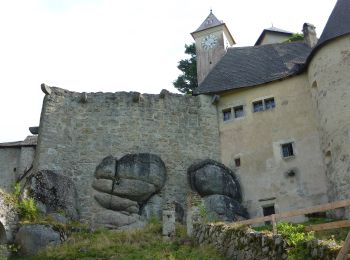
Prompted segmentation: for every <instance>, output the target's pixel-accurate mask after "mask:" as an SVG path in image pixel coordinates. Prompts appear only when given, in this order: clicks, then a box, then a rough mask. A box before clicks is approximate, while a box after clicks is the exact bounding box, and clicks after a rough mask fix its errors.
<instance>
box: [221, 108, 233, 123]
mask: <svg viewBox="0 0 350 260" xmlns="http://www.w3.org/2000/svg"><path fill="white" fill-rule="evenodd" d="M222 114H223V116H224V121H228V120H230V119H231V108H229V109H225V110H222Z"/></svg>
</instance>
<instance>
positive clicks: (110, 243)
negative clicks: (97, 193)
mask: <svg viewBox="0 0 350 260" xmlns="http://www.w3.org/2000/svg"><path fill="white" fill-rule="evenodd" d="M176 230H177V234H176V237H175V238H173V239H172V240H169V241H164V240H163V237H162V234H161V231H162V227H161V225H160V224H159V223H153V224H152V223H150V224H148V226H147V227H146V228H144V229H142V230H133V231H113V230H104V229H101V230H97V231H95V232H88V231H84V232H77V233H73V234H72V235H71V236H70V237H69V238H68V240H67V241H66V242H64V243H63V244H62V245H60V246H57V247H49V248H47V249H46V250H45V251H42V252H40V253H39V254H38V255H36V256H34V257H28V258H23V257H22V258H21V259H78V258H79V259H203V260H204V259H223V258H222V257H221V256H220V255H219V254H218V252H217V251H215V249H213V248H212V247H209V246H205V247H201V246H198V245H196V244H195V243H194V242H193V241H192V240H191V239H190V238H188V237H187V236H186V230H185V227H183V226H180V225H178V226H177V229H176ZM13 259H15V258H13Z"/></svg>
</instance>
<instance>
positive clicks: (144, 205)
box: [92, 153, 166, 228]
mask: <svg viewBox="0 0 350 260" xmlns="http://www.w3.org/2000/svg"><path fill="white" fill-rule="evenodd" d="M165 181H166V168H165V165H164V163H163V161H162V160H161V159H160V158H159V157H158V156H157V155H154V154H148V153H141V154H128V155H125V156H124V157H122V158H121V159H119V160H118V159H116V158H114V157H112V156H108V157H106V158H104V159H103V160H102V162H101V163H100V164H99V165H98V166H97V167H96V171H95V180H94V181H93V184H92V187H93V188H94V190H95V191H96V192H95V194H94V198H95V200H96V202H97V203H98V204H99V205H100V206H101V207H102V208H104V209H105V210H103V211H101V212H99V213H97V214H96V217H95V222H96V223H97V224H101V225H104V226H107V227H111V228H113V227H114V228H120V227H123V226H127V225H137V223H138V222H140V221H141V222H142V220H143V219H144V218H150V217H152V216H156V217H160V216H161V212H160V211H161V204H162V198H161V197H160V196H159V195H157V193H159V192H160V190H161V189H162V188H163V186H164V184H165ZM141 215H142V216H143V218H142V217H141Z"/></svg>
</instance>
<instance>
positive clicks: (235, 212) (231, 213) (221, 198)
mask: <svg viewBox="0 0 350 260" xmlns="http://www.w3.org/2000/svg"><path fill="white" fill-rule="evenodd" d="M204 205H205V208H206V209H207V210H208V212H209V214H213V215H214V218H217V219H219V220H222V221H237V220H240V219H242V218H248V213H247V211H246V209H245V208H244V207H243V206H242V205H241V204H240V203H239V202H237V201H235V200H233V199H232V198H230V197H228V196H225V195H210V196H207V197H204Z"/></svg>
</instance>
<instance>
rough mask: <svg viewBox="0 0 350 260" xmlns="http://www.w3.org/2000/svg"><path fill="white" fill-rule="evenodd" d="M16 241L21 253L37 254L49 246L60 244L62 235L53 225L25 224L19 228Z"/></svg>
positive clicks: (26, 254) (24, 254) (27, 254)
mask: <svg viewBox="0 0 350 260" xmlns="http://www.w3.org/2000/svg"><path fill="white" fill-rule="evenodd" d="M15 243H16V244H17V245H18V246H19V248H20V249H19V253H20V255H23V256H29V255H35V254H36V253H37V252H38V251H39V250H41V249H44V248H45V247H47V246H50V245H58V244H60V243H61V237H60V234H59V232H57V231H55V230H53V229H52V227H51V226H46V225H37V224H33V225H25V226H22V227H21V228H20V229H19V230H18V232H17V234H16V238H15Z"/></svg>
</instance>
